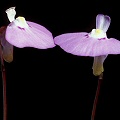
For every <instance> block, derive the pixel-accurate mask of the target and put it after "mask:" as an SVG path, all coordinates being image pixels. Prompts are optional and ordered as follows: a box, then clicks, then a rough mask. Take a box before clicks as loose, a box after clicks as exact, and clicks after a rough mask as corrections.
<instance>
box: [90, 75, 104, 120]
mask: <svg viewBox="0 0 120 120" xmlns="http://www.w3.org/2000/svg"><path fill="white" fill-rule="evenodd" d="M102 80H103V73H102V74H101V75H100V76H99V78H98V85H97V90H96V94H95V99H94V103H93V109H92V114H91V120H94V119H95V113H96V107H97V103H98V97H99V93H100V86H101V83H102Z"/></svg>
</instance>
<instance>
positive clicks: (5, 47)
mask: <svg viewBox="0 0 120 120" xmlns="http://www.w3.org/2000/svg"><path fill="white" fill-rule="evenodd" d="M0 29H3V30H4V31H3V32H2V33H1V34H0V40H1V45H2V52H1V53H2V55H3V59H4V60H5V61H6V62H8V63H10V62H12V61H13V45H11V44H10V43H9V42H7V41H6V39H5V29H6V27H1V28H0Z"/></svg>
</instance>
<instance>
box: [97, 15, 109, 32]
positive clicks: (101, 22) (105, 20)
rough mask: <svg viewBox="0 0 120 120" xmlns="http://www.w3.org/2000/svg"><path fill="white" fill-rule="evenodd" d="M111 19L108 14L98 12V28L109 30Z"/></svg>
mask: <svg viewBox="0 0 120 120" xmlns="http://www.w3.org/2000/svg"><path fill="white" fill-rule="evenodd" d="M110 22H111V19H110V17H109V16H107V15H103V14H98V15H97V17H96V29H101V30H103V31H104V32H107V30H108V28H109V26H110Z"/></svg>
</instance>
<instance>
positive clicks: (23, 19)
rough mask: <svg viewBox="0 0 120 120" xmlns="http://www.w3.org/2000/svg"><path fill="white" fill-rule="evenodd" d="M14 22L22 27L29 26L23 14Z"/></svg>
mask: <svg viewBox="0 0 120 120" xmlns="http://www.w3.org/2000/svg"><path fill="white" fill-rule="evenodd" d="M14 23H15V24H16V25H17V26H19V27H21V28H26V27H28V24H27V22H26V20H25V18H24V17H21V16H19V17H17V18H16V20H15V21H14Z"/></svg>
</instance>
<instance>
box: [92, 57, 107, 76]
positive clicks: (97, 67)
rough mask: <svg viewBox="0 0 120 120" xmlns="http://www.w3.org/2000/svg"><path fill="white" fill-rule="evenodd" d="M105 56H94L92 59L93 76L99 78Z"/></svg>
mask: <svg viewBox="0 0 120 120" xmlns="http://www.w3.org/2000/svg"><path fill="white" fill-rule="evenodd" d="M106 57H107V55H103V56H96V57H94V62H93V67H92V69H93V74H94V75H95V76H99V75H100V74H101V73H102V72H103V71H104V68H103V63H104V60H105V59H106Z"/></svg>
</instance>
